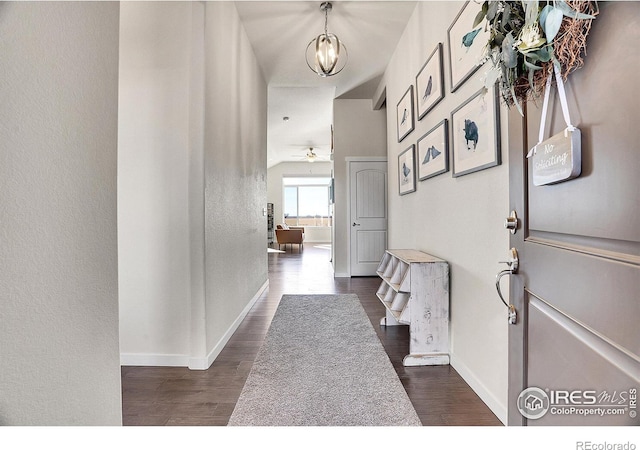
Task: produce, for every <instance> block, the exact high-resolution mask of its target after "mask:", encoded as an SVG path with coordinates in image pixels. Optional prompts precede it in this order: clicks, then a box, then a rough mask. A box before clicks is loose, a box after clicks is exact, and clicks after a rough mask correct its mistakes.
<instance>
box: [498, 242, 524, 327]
mask: <svg viewBox="0 0 640 450" xmlns="http://www.w3.org/2000/svg"><path fill="white" fill-rule="evenodd" d="M500 263H503V264H506V265H508V266H509V268H508V269H504V270H501V271H500V272H498V274H497V275H496V290H497V291H498V296H499V297H500V300H502V303H504V305H505V306H506V307H507V309H508V310H509V316H508V319H509V324H510V325H514V324H515V323H516V320H517V316H516V308H515V306H513V305H510V304H509V303H507V301H506V300H505V299H504V297H503V296H502V291H501V290H500V280H501V279H502V277H504V276H505V275H513V274H515V273H518V266H519V260H518V252H517V251H516V249H515V248H512V249H511V259H510V260H509V261H500Z"/></svg>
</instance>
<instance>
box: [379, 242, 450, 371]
mask: <svg viewBox="0 0 640 450" xmlns="http://www.w3.org/2000/svg"><path fill="white" fill-rule="evenodd" d="M377 273H378V276H380V278H382V283H381V284H380V287H379V288H378V291H377V293H376V295H377V296H378V298H379V299H380V301H381V302H382V304H383V305H384V306H385V308H386V316H385V317H383V318H382V319H381V320H380V325H384V326H395V325H409V333H410V340H409V354H408V355H407V356H405V357H404V360H403V364H404V365H405V366H427V365H444V364H449V264H448V263H447V262H446V261H444V260H442V259H440V258H436V257H435V256H432V255H429V254H427V253H423V252H420V251H417V250H387V251H386V252H385V254H384V256H383V257H382V260H381V261H380V264H379V265H378V269H377Z"/></svg>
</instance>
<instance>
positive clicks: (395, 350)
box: [122, 244, 502, 426]
mask: <svg viewBox="0 0 640 450" xmlns="http://www.w3.org/2000/svg"><path fill="white" fill-rule="evenodd" d="M294 247H295V246H294ZM330 253H331V252H330V249H329V247H328V246H323V245H313V244H307V245H305V247H304V250H303V251H302V252H298V251H297V249H295V248H294V249H293V250H291V249H288V250H287V252H286V253H270V254H269V256H268V259H269V288H268V290H267V291H265V292H264V294H263V295H262V296H261V298H260V299H259V300H258V302H257V303H256V304H255V306H254V307H253V308H252V309H251V311H250V312H249V314H248V315H247V317H246V318H245V319H244V321H243V322H242V324H241V325H240V327H239V328H238V330H237V331H236V332H235V334H234V335H233V337H232V338H231V340H230V341H229V343H228V344H227V345H226V346H225V348H224V350H223V351H222V352H221V353H220V355H219V356H218V358H217V359H216V360H215V362H214V363H213V364H212V365H211V367H210V368H209V369H208V370H204V371H191V370H189V369H186V368H181V367H123V368H122V404H123V406H122V410H123V411H122V414H123V423H124V425H226V424H227V422H228V420H229V417H230V416H231V413H232V411H233V408H234V406H235V402H236V401H237V399H238V397H239V396H240V391H241V390H242V387H243V386H244V383H245V380H246V379H247V376H248V375H249V371H250V370H251V366H252V364H253V360H254V359H255V356H256V354H257V352H258V349H259V348H260V346H261V345H262V342H263V340H264V337H265V335H266V333H267V330H268V328H269V325H270V323H271V319H272V317H273V314H274V313H275V310H276V308H277V306H278V302H279V301H280V297H281V296H282V295H283V294H333V293H355V294H357V295H358V297H359V298H360V301H361V302H362V305H363V307H364V309H365V311H366V312H367V314H368V316H369V319H370V320H371V323H372V324H373V326H374V328H375V330H376V332H377V333H378V336H379V337H380V340H381V341H382V344H383V345H384V348H385V349H386V351H387V353H388V355H389V358H390V359H391V362H392V364H393V366H394V367H395V369H396V371H397V373H398V377H399V378H400V380H401V381H402V384H403V385H404V387H405V389H406V391H407V394H408V395H409V398H410V399H411V402H412V403H413V405H414V407H415V409H416V411H417V412H418V415H419V416H420V420H422V424H423V425H465V426H469V425H502V424H501V422H500V421H499V420H498V419H497V418H496V416H495V415H494V414H493V413H492V412H491V410H490V409H489V408H488V407H487V406H486V405H485V404H484V403H483V402H482V401H481V400H480V398H479V397H478V396H477V395H476V394H475V393H474V392H473V390H472V389H471V388H470V387H469V386H468V385H467V384H466V383H465V382H464V380H462V378H461V377H460V375H458V373H457V372H456V371H455V370H454V369H453V368H452V367H451V366H430V367H404V366H403V365H402V358H403V357H404V356H405V355H406V353H407V351H408V348H409V343H408V342H409V341H408V340H409V333H408V327H406V326H399V327H381V326H380V325H379V321H380V318H381V317H382V316H383V315H384V306H382V304H381V303H380V301H379V300H378V299H377V297H376V295H375V293H376V290H377V289H378V286H379V285H380V280H379V279H378V278H374V277H372V278H369V277H363V278H335V279H334V278H333V274H332V271H331V263H330Z"/></svg>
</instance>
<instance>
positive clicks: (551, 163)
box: [530, 128, 582, 186]
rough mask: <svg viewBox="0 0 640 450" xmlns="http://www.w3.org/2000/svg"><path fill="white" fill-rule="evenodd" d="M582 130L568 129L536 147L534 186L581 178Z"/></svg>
mask: <svg viewBox="0 0 640 450" xmlns="http://www.w3.org/2000/svg"><path fill="white" fill-rule="evenodd" d="M580 144H581V140H580V130H579V129H578V128H573V129H572V130H571V129H569V128H567V129H566V130H564V131H563V132H561V133H558V134H556V135H555V136H551V137H550V138H549V139H546V140H544V141H542V142H540V143H539V144H538V145H536V146H535V147H534V148H533V149H532V150H533V155H532V156H533V157H532V158H531V159H530V161H531V162H532V164H533V184H534V186H543V185H547V184H555V183H560V182H562V181H567V180H571V179H572V178H576V177H578V176H580V173H581V171H582V152H581V146H580Z"/></svg>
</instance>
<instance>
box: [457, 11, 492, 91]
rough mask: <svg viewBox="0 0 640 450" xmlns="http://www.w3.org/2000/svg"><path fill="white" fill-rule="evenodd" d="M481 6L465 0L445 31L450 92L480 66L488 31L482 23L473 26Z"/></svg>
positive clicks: (487, 39)
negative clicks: (447, 42)
mask: <svg viewBox="0 0 640 450" xmlns="http://www.w3.org/2000/svg"><path fill="white" fill-rule="evenodd" d="M480 9H481V6H480V5H479V4H477V3H475V2H469V1H468V2H466V3H465V4H464V5H463V6H462V9H461V10H460V12H459V13H458V15H457V16H456V18H455V19H454V20H453V23H452V24H451V26H450V27H449V30H448V31H447V39H448V41H449V64H450V65H451V71H450V77H451V92H455V91H456V89H458V88H459V87H460V86H462V84H463V83H464V82H465V81H467V80H468V79H469V77H471V75H473V74H474V72H475V71H476V70H478V68H479V67H480V66H481V62H482V56H483V52H484V48H485V46H486V45H487V42H488V41H489V31H487V30H485V27H484V24H483V23H480V24H479V25H476V26H475V27H474V26H473V22H474V20H475V18H476V16H477V15H478V13H479V12H480Z"/></svg>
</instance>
